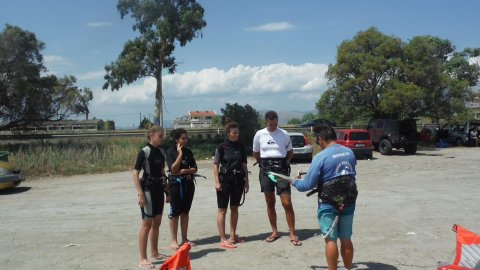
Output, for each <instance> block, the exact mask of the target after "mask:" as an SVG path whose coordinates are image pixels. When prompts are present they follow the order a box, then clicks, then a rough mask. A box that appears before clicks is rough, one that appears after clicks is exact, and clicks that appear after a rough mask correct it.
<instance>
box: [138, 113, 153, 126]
mask: <svg viewBox="0 0 480 270" xmlns="http://www.w3.org/2000/svg"><path fill="white" fill-rule="evenodd" d="M150 124H152V122H151V121H150V120H149V119H148V118H147V117H145V116H144V117H143V119H142V121H141V122H140V125H138V128H139V129H145V128H147V126H148V125H150Z"/></svg>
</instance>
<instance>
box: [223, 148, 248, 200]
mask: <svg viewBox="0 0 480 270" xmlns="http://www.w3.org/2000/svg"><path fill="white" fill-rule="evenodd" d="M217 151H218V152H219V153H220V157H221V159H220V164H221V167H220V169H219V172H218V173H219V176H224V177H228V178H234V181H233V182H234V183H233V184H234V188H235V190H237V189H238V187H239V181H243V180H244V178H245V173H246V172H245V171H244V170H243V168H242V167H241V166H242V164H243V159H242V153H243V151H242V150H241V146H240V145H239V144H238V143H236V142H231V141H229V140H228V139H225V142H224V143H223V144H221V145H220V147H219V148H217ZM242 193H243V194H242V200H241V202H240V205H239V206H242V205H243V203H244V202H245V197H246V193H245V188H244V189H243V191H242Z"/></svg>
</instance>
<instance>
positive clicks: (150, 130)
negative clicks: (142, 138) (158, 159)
mask: <svg viewBox="0 0 480 270" xmlns="http://www.w3.org/2000/svg"><path fill="white" fill-rule="evenodd" d="M146 128H147V139H148V140H150V136H152V134H153V133H157V132H162V133H163V132H164V129H163V128H162V127H160V126H157V125H154V124H151V123H149V124H147V125H146Z"/></svg>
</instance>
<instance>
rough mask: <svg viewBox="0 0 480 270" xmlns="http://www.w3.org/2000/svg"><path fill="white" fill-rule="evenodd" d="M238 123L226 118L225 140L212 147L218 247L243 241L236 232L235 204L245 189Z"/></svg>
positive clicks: (245, 167) (244, 159)
mask: <svg viewBox="0 0 480 270" xmlns="http://www.w3.org/2000/svg"><path fill="white" fill-rule="evenodd" d="M239 134H240V132H239V129H238V124H237V123H236V122H234V121H230V120H229V119H227V120H226V123H225V135H226V138H225V141H224V142H223V143H221V144H219V145H218V147H217V149H216V150H215V158H214V161H213V163H214V166H213V175H214V177H215V189H216V190H217V204H218V215H217V227H218V233H219V234H220V247H222V248H236V247H237V245H236V243H239V242H243V240H241V239H240V238H239V237H238V236H237V235H236V234H235V233H236V229H237V223H238V207H239V206H240V201H241V198H242V195H243V192H245V193H247V192H248V187H249V186H248V169H247V155H246V153H245V148H244V147H243V145H241V144H240V143H239V142H238V136H239ZM229 201H230V238H229V239H228V240H227V238H226V236H225V216H226V214H227V207H228V202H229Z"/></svg>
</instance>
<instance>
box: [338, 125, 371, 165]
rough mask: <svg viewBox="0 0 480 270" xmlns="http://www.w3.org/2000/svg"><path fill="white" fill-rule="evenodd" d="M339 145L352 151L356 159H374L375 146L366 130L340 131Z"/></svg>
mask: <svg viewBox="0 0 480 270" xmlns="http://www.w3.org/2000/svg"><path fill="white" fill-rule="evenodd" d="M336 132H337V143H338V144H341V145H343V146H345V147H348V148H350V149H352V151H353V153H354V154H355V157H356V158H358V159H360V158H372V157H373V153H372V152H373V144H372V140H370V134H369V133H368V131H367V130H365V129H339V130H337V131H336Z"/></svg>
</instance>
